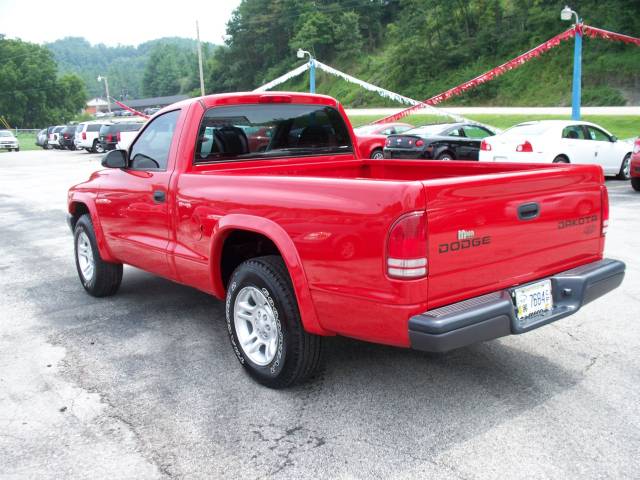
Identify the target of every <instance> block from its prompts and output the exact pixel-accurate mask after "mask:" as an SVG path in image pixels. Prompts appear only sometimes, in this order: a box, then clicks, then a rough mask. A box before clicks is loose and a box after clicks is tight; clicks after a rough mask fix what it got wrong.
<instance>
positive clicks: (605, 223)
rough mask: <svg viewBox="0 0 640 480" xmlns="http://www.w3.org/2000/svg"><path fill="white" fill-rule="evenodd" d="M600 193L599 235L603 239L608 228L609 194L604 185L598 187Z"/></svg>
mask: <svg viewBox="0 0 640 480" xmlns="http://www.w3.org/2000/svg"><path fill="white" fill-rule="evenodd" d="M600 192H601V198H602V199H601V204H602V226H601V230H600V234H601V235H602V236H603V237H604V236H605V235H606V234H607V229H608V228H609V192H608V191H607V187H605V186H604V185H601V186H600Z"/></svg>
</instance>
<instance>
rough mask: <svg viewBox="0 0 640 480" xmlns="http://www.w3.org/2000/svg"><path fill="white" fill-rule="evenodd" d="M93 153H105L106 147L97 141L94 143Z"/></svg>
mask: <svg viewBox="0 0 640 480" xmlns="http://www.w3.org/2000/svg"><path fill="white" fill-rule="evenodd" d="M91 151H92V152H93V153H104V147H103V146H102V144H101V143H100V142H99V141H98V140H97V139H96V140H94V141H93V147H92V148H91Z"/></svg>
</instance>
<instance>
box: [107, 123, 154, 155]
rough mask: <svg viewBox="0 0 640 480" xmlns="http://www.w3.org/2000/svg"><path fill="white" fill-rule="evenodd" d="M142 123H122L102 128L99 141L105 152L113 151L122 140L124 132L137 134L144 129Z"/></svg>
mask: <svg viewBox="0 0 640 480" xmlns="http://www.w3.org/2000/svg"><path fill="white" fill-rule="evenodd" d="M142 125H143V124H142V123H141V122H120V123H112V124H109V125H103V126H102V127H100V132H99V137H98V141H99V142H100V145H101V147H102V149H103V151H107V150H113V149H114V148H116V145H117V143H118V142H119V141H120V139H121V134H122V132H137V131H138V130H140V128H141V127H142Z"/></svg>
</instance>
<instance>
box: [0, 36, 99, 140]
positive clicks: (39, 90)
mask: <svg viewBox="0 0 640 480" xmlns="http://www.w3.org/2000/svg"><path fill="white" fill-rule="evenodd" d="M86 96H87V95H86V91H85V89H84V83H83V82H82V80H81V79H80V78H79V77H78V76H76V75H64V76H62V77H61V78H58V77H57V66H56V63H55V61H54V59H53V55H52V54H51V52H50V51H49V50H47V49H46V48H43V47H41V46H39V45H35V44H33V43H28V42H23V41H20V40H7V39H0V115H3V116H4V117H5V118H6V119H7V121H8V122H9V124H11V125H12V126H16V127H21V128H31V127H42V126H46V125H48V124H52V123H61V122H66V121H67V120H69V119H70V118H72V117H73V116H75V115H76V114H77V113H78V112H79V111H80V110H81V109H82V107H83V106H84V104H85V102H86V100H87V98H86Z"/></svg>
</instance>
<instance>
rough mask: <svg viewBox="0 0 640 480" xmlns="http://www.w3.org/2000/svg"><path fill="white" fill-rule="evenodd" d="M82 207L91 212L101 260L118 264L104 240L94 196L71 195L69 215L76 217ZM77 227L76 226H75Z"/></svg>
mask: <svg viewBox="0 0 640 480" xmlns="http://www.w3.org/2000/svg"><path fill="white" fill-rule="evenodd" d="M80 205H84V206H85V207H86V209H87V210H89V215H90V216H91V223H92V224H93V231H94V232H95V234H96V242H97V243H98V251H99V252H100V258H102V259H103V260H104V261H105V262H114V263H117V262H118V260H117V259H116V258H114V257H113V255H111V252H110V251H109V247H108V246H107V242H106V241H105V238H104V232H103V231H102V226H101V225H100V221H99V220H98V212H97V211H96V204H95V197H94V196H93V195H79V194H78V193H77V192H76V193H73V194H72V195H69V214H70V215H72V216H76V213H77V209H78V207H80ZM74 225H75V224H74Z"/></svg>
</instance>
